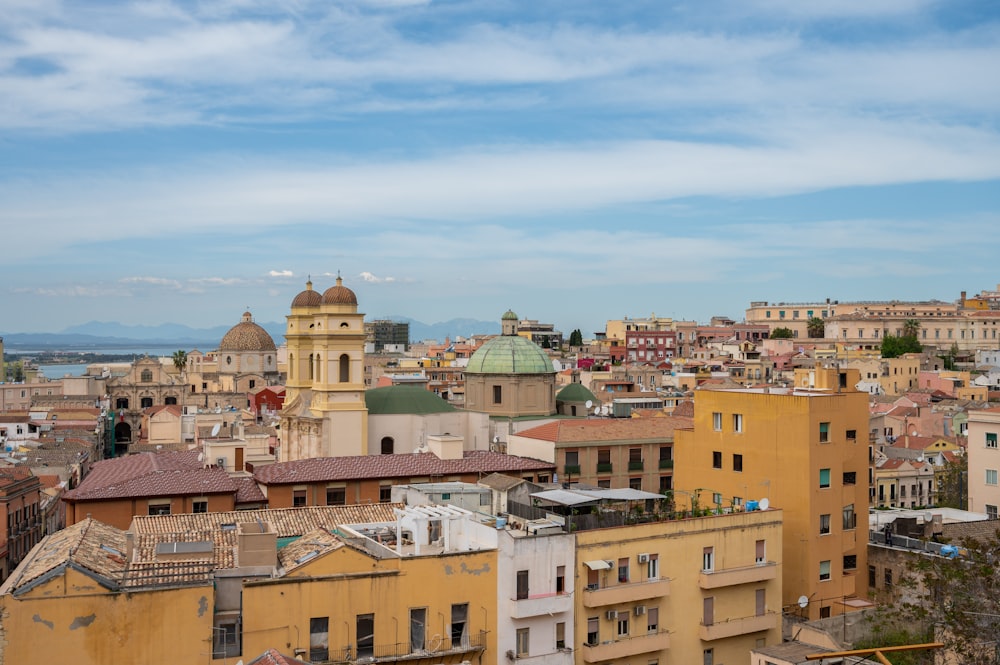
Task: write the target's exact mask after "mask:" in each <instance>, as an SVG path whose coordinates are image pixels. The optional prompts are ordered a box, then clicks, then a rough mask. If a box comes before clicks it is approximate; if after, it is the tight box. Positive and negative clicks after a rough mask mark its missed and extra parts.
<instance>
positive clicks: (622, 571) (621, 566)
mask: <svg viewBox="0 0 1000 665" xmlns="http://www.w3.org/2000/svg"><path fill="white" fill-rule="evenodd" d="M618 581H619V582H621V583H622V584H624V583H626V582H628V557H627V556H626V557H622V558H621V559H618Z"/></svg>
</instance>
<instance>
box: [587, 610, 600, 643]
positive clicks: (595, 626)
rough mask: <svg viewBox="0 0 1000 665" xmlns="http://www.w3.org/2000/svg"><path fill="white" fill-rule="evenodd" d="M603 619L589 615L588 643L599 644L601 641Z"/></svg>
mask: <svg viewBox="0 0 1000 665" xmlns="http://www.w3.org/2000/svg"><path fill="white" fill-rule="evenodd" d="M600 625H601V620H600V618H598V617H588V618H587V644H588V645H590V646H592V647H593V646H597V645H598V644H599V643H600V638H601V633H600V632H599V631H600Z"/></svg>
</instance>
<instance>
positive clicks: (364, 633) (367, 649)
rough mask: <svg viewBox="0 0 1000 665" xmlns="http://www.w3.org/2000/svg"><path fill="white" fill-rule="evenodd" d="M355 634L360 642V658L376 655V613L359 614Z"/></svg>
mask: <svg viewBox="0 0 1000 665" xmlns="http://www.w3.org/2000/svg"><path fill="white" fill-rule="evenodd" d="M355 630H356V631H357V632H355V633H354V634H355V636H356V637H357V642H358V658H359V659H360V658H371V657H372V656H374V655H375V615H374V614H359V615H357V621H356V622H355Z"/></svg>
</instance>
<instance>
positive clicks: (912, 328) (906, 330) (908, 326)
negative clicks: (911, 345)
mask: <svg viewBox="0 0 1000 665" xmlns="http://www.w3.org/2000/svg"><path fill="white" fill-rule="evenodd" d="M919 334H920V321H918V320H916V319H907V320H906V321H903V337H913V338H914V339H916V337H917V335H919Z"/></svg>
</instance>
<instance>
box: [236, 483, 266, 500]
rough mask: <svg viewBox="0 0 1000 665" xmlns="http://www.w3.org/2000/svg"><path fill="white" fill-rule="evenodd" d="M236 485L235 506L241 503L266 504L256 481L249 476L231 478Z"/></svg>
mask: <svg viewBox="0 0 1000 665" xmlns="http://www.w3.org/2000/svg"><path fill="white" fill-rule="evenodd" d="M233 482H234V483H236V505H239V504H241V503H267V497H266V496H264V493H263V492H262V491H261V489H260V486H259V485H258V484H257V481H256V480H254V479H253V478H250V477H249V476H238V477H235V478H233Z"/></svg>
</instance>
